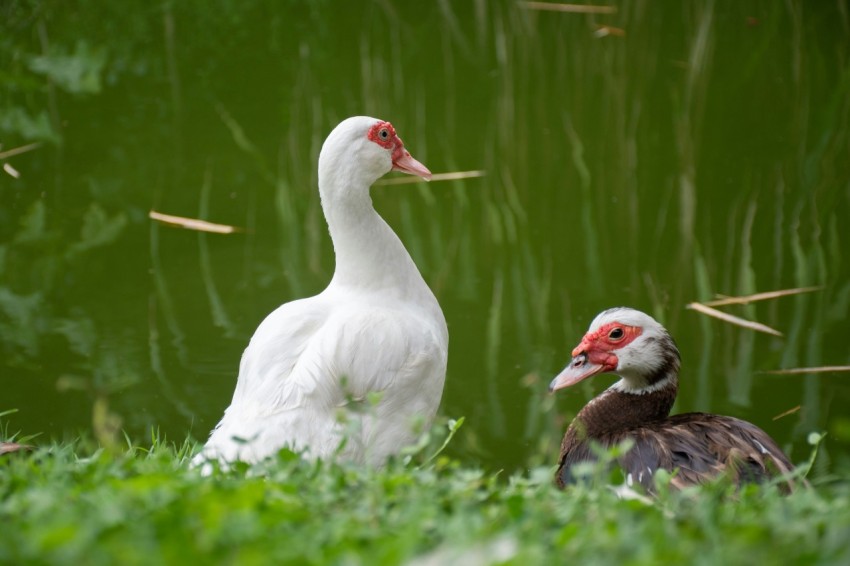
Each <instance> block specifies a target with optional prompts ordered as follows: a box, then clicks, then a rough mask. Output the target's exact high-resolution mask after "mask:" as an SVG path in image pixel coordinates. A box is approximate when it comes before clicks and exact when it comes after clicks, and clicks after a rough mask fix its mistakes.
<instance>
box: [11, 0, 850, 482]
mask: <svg viewBox="0 0 850 566" xmlns="http://www.w3.org/2000/svg"><path fill="white" fill-rule="evenodd" d="M612 4H613V5H615V6H616V7H617V11H616V13H614V14H595V15H577V14H562V13H551V12H538V11H530V10H527V9H525V8H524V7H523V6H521V5H520V4H518V3H516V2H485V1H484V0H479V1H468V2H448V1H438V2H390V1H375V2H330V1H316V2H273V3H259V2H234V1H229V0H215V1H200V0H197V1H191V0H190V1H183V2H148V3H141V2H100V1H93V0H79V1H77V2H60V1H19V0H6V1H4V2H2V3H0V143H2V148H0V153H2V152H5V151H8V150H10V149H13V148H16V147H20V146H23V145H25V144H29V143H34V142H40V143H41V145H40V147H38V148H37V149H35V150H33V151H30V152H28V153H23V154H20V155H15V156H10V157H6V158H5V160H4V162H5V163H8V164H9V165H11V166H12V167H14V170H16V171H17V172H18V173H19V177H18V178H14V177H13V176H12V175H10V174H8V173H6V172H0V356H2V357H0V411H2V410H5V409H12V408H15V409H18V412H17V413H15V414H12V415H9V416H7V417H5V420H6V421H7V422H8V426H9V429H10V430H11V431H16V430H22V431H23V432H24V433H26V434H32V433H37V432H42V433H43V436H42V438H43V439H45V440H46V439H48V438H58V439H62V438H66V437H73V436H75V435H77V434H78V433H79V432H80V431H87V430H88V431H91V432H92V434H94V435H95V437H96V438H98V439H99V440H100V441H101V442H103V443H109V442H114V441H115V439H116V438H119V435H120V432H119V431H120V430H124V431H126V432H127V434H128V435H129V436H130V437H131V438H132V439H136V440H138V439H145V438H149V437H150V428H151V427H155V428H157V429H159V430H160V431H161V433H163V434H167V435H168V437H169V438H182V437H184V436H185V435H186V433H187V431H190V432H191V434H192V435H193V436H194V437H195V438H196V439H203V438H205V437H206V435H207V433H208V431H209V430H210V429H211V427H212V426H214V424H215V423H216V422H217V420H218V419H219V418H220V417H221V414H222V412H223V410H224V408H225V407H226V406H227V404H228V403H229V401H230V397H231V394H232V392H233V388H234V385H235V379H236V372H237V367H238V361H239V356H240V355H241V352H242V350H243V348H244V347H245V345H246V344H247V341H248V339H249V337H250V336H251V333H252V332H253V330H254V328H255V327H256V326H257V324H258V323H259V322H260V320H262V318H263V317H264V316H265V315H266V314H267V313H268V312H270V311H271V310H272V309H274V308H275V307H276V306H277V305H279V304H280V303H282V302H286V301H289V300H292V299H295V298H299V297H303V296H308V295H311V294H314V293H317V292H319V291H320V290H321V289H322V288H324V286H325V285H326V284H327V282H328V281H329V279H330V276H331V274H332V271H333V253H332V249H331V246H330V240H329V238H328V235H327V231H326V228H325V225H324V220H323V218H322V215H321V209H320V206H319V199H318V191H317V188H316V160H317V155H318V150H319V148H320V147H321V143H322V141H323V139H324V137H325V136H326V135H327V133H328V132H329V131H330V130H331V129H332V128H333V126H334V125H336V123H338V122H339V121H340V120H342V119H343V118H345V117H347V116H350V115H356V114H367V115H372V116H376V117H380V118H382V119H386V120H390V121H392V122H393V124H394V125H395V127H396V129H397V131H398V132H399V135H400V136H401V137H402V138H403V139H404V141H405V143H406V145H407V146H408V148H409V149H410V150H411V152H412V153H413V155H414V156H415V157H416V158H417V159H419V160H420V161H422V162H423V163H425V164H426V165H427V166H428V167H429V168H430V169H431V170H432V171H433V172H434V173H443V172H449V171H466V170H482V171H485V172H486V175H485V176H484V177H481V178H475V179H467V180H463V181H449V182H434V183H430V184H424V183H419V184H408V185H400V186H392V185H390V186H376V187H375V188H373V190H372V195H373V200H374V203H375V206H376V208H377V209H378V210H379V212H380V213H381V214H382V215H383V216H384V218H385V219H386V220H387V221H388V222H389V224H390V225H391V226H392V227H393V228H394V229H395V230H396V232H397V233H398V234H399V236H400V237H401V239H402V240H403V241H404V243H405V245H406V246H407V248H408V250H409V251H410V252H411V255H412V256H413V258H414V260H415V261H416V263H417V265H418V266H419V268H420V270H421V272H422V274H423V276H424V277H425V279H426V281H427V282H428V283H429V284H430V285H431V287H432V289H433V290H434V292H435V294H436V296H437V298H438V300H439V301H440V304H441V305H442V307H443V311H444V312H445V315H446V318H447V321H448V325H449V333H450V348H449V367H448V375H447V380H446V389H445V393H444V396H443V402H442V405H441V408H440V413H441V414H442V415H444V416H446V417H460V416H465V417H466V424H465V425H464V427H463V429H462V431H461V432H460V433H459V434H458V437H457V438H456V439H455V440H454V441H453V442H452V444H451V445H450V446H449V451H450V452H452V453H453V454H454V455H455V456H457V457H459V458H460V459H461V460H463V461H467V462H470V463H477V464H480V465H482V466H484V467H485V468H488V469H507V470H515V469H519V468H525V467H527V466H530V465H533V464H547V463H553V462H554V460H555V457H556V455H557V450H558V442H559V439H560V436H561V434H562V433H563V429H564V428H565V426H566V423H567V422H568V420H569V419H570V418H571V417H572V416H573V415H574V414H575V413H576V412H577V411H578V410H579V409H580V408H581V406H582V405H583V404H584V403H585V402H586V401H587V400H588V399H589V398H591V397H592V396H593V395H594V394H595V393H596V392H598V391H600V390H601V388H603V387H604V386H606V385H607V383H609V382H610V381H611V379H610V378H605V377H602V378H598V379H597V380H595V381H594V382H592V383H589V384H583V385H582V386H580V387H577V388H575V389H573V390H567V391H564V392H561V393H560V394H559V395H558V396H556V397H555V396H550V395H548V394H547V393H546V386H547V384H548V382H549V380H550V379H551V377H552V376H553V375H554V374H555V373H557V371H559V370H560V369H561V368H562V367H563V366H564V365H565V364H566V363H567V361H568V358H569V352H570V350H571V349H572V347H573V346H574V345H576V344H577V343H578V341H579V340H580V338H581V336H582V334H583V332H584V330H585V329H586V328H587V325H588V324H589V322H590V320H591V319H592V318H593V316H595V314H596V313H597V312H598V311H600V310H602V309H604V308H608V307H611V306H617V305H629V306H633V307H636V308H639V309H642V310H645V311H647V312H649V313H650V314H652V315H654V316H656V317H657V318H658V319H659V320H660V321H661V322H663V323H664V324H665V325H666V326H667V327H668V329H669V330H670V332H671V333H672V335H673V336H674V338H675V339H676V341H677V343H678V345H679V347H680V349H681V351H682V357H683V374H682V383H681V387H680V391H681V394H680V397H679V401H678V403H677V407H676V410H677V411H680V412H682V411H691V410H708V411H712V412H718V413H724V414H730V415H734V416H738V417H741V418H745V419H747V420H750V421H752V422H754V423H756V424H758V425H759V426H761V427H763V428H764V429H765V430H767V431H768V433H770V434H771V435H772V436H774V437H775V438H776V439H777V441H778V442H779V443H780V445H783V446H785V447H786V448H788V449H789V450H790V452H791V455H792V459H793V460H795V461H797V462H799V461H801V460H803V459H805V458H806V456H807V455H808V453H809V450H810V448H809V447H808V446H807V445H806V443H805V438H806V435H807V434H808V433H809V432H811V431H827V432H828V433H829V436H828V437H827V440H826V441H825V443H824V444H823V445H822V446H821V453H820V455H819V458H818V461H817V464H816V465H817V466H818V467H819V470H820V472H821V473H822V472H824V471H825V470H826V469H830V468H834V467H835V466H843V467H844V468H846V467H847V466H848V461H847V460H848V456H850V451H848V447H850V399H848V397H850V386H848V384H847V376H846V374H838V373H836V374H822V375H795V376H775V375H769V374H764V373H759V372H760V371H762V370H772V369H779V368H790V367H801V366H817V365H838V364H848V363H850V349H848V332H850V323H848V303H850V277H848V275H850V263H848V259H847V254H848V252H847V250H848V249H850V229H848V227H847V224H848V220H850V218H848V213H850V207H848V204H850V141H849V139H848V126H850V61H848V59H850V14H848V8H847V4H846V2H840V1H833V2H802V1H790V2H775V1H763V2H683V3H678V2H640V1H638V2H622V3H621V2H614V3H612ZM602 26H610V27H609V28H604V27H602ZM606 31H608V32H609V33H607V35H606V34H605V32H606ZM621 32H622V33H621ZM151 209H154V210H157V211H160V212H164V213H169V214H177V215H182V216H188V217H200V218H204V219H207V220H210V221H213V222H220V223H225V224H231V225H235V226H239V227H241V228H243V229H244V231H243V232H240V233H237V234H234V235H227V236H222V235H215V234H199V233H196V232H191V231H186V230H180V229H174V228H170V227H167V226H162V225H157V224H155V223H152V222H151V221H150V220H149V219H148V217H147V215H148V211H149V210H151ZM807 285H818V286H822V289H821V290H820V291H818V292H815V293H811V294H807V295H800V296H797V297H790V298H784V299H778V300H774V301H769V302H766V303H760V304H758V305H750V306H747V307H737V308H726V309H724V310H726V311H728V312H731V313H733V314H736V315H739V316H744V317H747V318H753V319H757V320H759V321H761V322H763V323H766V324H769V325H771V326H773V327H775V328H777V329H778V330H780V331H781V332H782V333H783V334H784V337H783V338H776V337H771V336H768V335H763V334H755V333H753V332H752V331H750V330H744V329H740V328H737V327H733V326H730V325H728V324H726V323H723V322H720V321H717V320H714V319H708V318H706V317H704V316H703V315H700V314H697V313H695V312H693V311H690V310H686V309H685V305H686V304H687V303H688V302H690V301H693V300H708V299H711V298H713V297H714V296H715V295H716V294H725V295H736V294H748V293H754V292H759V291H769V290H775V289H783V288H790V287H798V286H807ZM798 405H799V406H801V408H800V409H799V410H798V411H797V412H795V413H793V414H791V415H789V416H785V417H783V418H780V419H778V420H773V417H775V416H776V415H779V414H780V413H783V412H785V411H787V410H789V409H792V408H794V407H796V406H798Z"/></svg>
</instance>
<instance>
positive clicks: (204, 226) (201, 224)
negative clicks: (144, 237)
mask: <svg viewBox="0 0 850 566" xmlns="http://www.w3.org/2000/svg"><path fill="white" fill-rule="evenodd" d="M148 216H149V217H150V218H152V219H153V220H156V221H158V222H162V223H163V224H168V225H169V226H176V227H178V228H185V229H187V230H196V231H198V232H212V233H214V234H233V233H234V232H241V231H242V230H241V229H240V228H237V227H236V226H228V225H227V224H215V223H213V222H207V221H206V220H198V219H196V218H185V217H183V216H173V215H171V214H163V213H161V212H157V211H155V210H151V211H150V212H148Z"/></svg>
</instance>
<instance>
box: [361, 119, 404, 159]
mask: <svg viewBox="0 0 850 566" xmlns="http://www.w3.org/2000/svg"><path fill="white" fill-rule="evenodd" d="M382 130H386V137H382V136H381V133H382ZM367 136H368V138H369V139H370V140H371V141H373V142H375V143H376V144H378V145H379V146H381V147H383V148H385V149H389V150H392V152H393V153H392V159H393V163H395V162H396V161H397V160H399V159H401V158H402V157H403V156H404V154H405V153H406V151H405V150H404V142H403V141H401V138H400V137H398V134H396V133H395V128H393V125H392V124H390V123H389V122H378V123H377V124H375V125H374V126H372V127H371V128H370V129H369V133H368V134H367Z"/></svg>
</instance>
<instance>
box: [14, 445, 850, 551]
mask: <svg viewBox="0 0 850 566" xmlns="http://www.w3.org/2000/svg"><path fill="white" fill-rule="evenodd" d="M437 436H439V438H433V439H432V441H431V443H430V444H429V445H428V447H427V448H426V449H422V447H420V448H419V453H418V454H413V455H412V456H408V457H407V458H406V460H409V461H407V462H404V461H398V462H395V463H391V464H390V465H389V466H388V467H386V468H385V469H383V470H377V471H376V470H371V469H367V468H362V467H356V466H347V465H337V464H329V463H322V462H305V461H303V460H301V459H300V458H299V457H298V456H297V455H295V454H293V453H291V452H287V451H283V452H281V453H280V454H279V456H278V458H277V460H275V461H272V462H269V463H268V464H267V465H264V466H262V467H261V468H260V469H257V468H255V469H248V468H245V467H239V468H236V469H234V470H230V471H215V472H213V474H212V475H211V476H210V477H203V476H201V475H200V474H199V472H198V471H197V470H195V469H191V468H189V466H188V459H189V456H190V454H191V453H192V451H193V450H194V445H193V443H191V442H185V443H183V444H182V445H180V446H176V445H173V444H169V443H166V442H161V441H159V440H158V439H156V438H154V439H153V440H152V445H151V446H150V447H146V448H143V447H139V446H130V447H129V448H128V449H126V450H123V451H118V452H115V451H112V452H110V451H108V450H104V449H94V448H93V447H92V446H90V445H89V444H87V443H86V442H85V441H76V442H72V443H65V444H53V445H49V446H42V447H40V448H38V449H37V450H36V451H35V452H33V453H26V454H25V453H16V454H14V455H7V456H5V457H3V459H2V460H0V523H2V524H3V525H4V527H3V529H0V563H15V564H22V563H47V564H81V563H85V564H113V563H122V564H134V563H145V564H150V563H156V564H158V563H178V562H180V563H186V562H188V561H193V562H198V561H203V563H225V564H230V563H236V564H253V563H264V564H265V563H277V564H281V563H283V564H285V563H297V564H361V563H368V564H400V563H413V564H445V563H463V564H497V563H499V564H500V563H505V564H528V563H531V564H539V563H543V562H544V561H550V560H554V561H556V562H564V561H570V562H572V561H580V562H581V563H587V564H590V563H603V564H610V563H627V564H646V563H661V562H676V561H680V562H687V563H693V564H720V563H722V564H754V563H782V564H794V563H815V562H817V563H827V564H829V563H836V564H837V563H845V564H846V563H848V560H850V546H848V545H847V542H846V541H847V540H848V539H847V536H848V534H849V533H850V489H848V488H850V484H848V483H847V482H845V481H836V482H832V483H829V484H823V485H821V486H819V487H817V488H812V489H806V490H798V491H797V492H795V493H794V494H792V495H790V496H787V497H785V496H782V495H780V494H779V492H778V491H777V489H776V488H775V487H773V486H750V487H747V488H745V489H743V490H740V491H739V492H737V493H735V494H732V492H730V489H729V487H728V486H727V485H724V484H723V483H717V484H715V485H710V486H706V487H704V488H700V489H696V490H693V491H690V492H687V493H671V492H668V491H667V490H666V489H664V487H663V485H662V487H661V494H660V496H659V497H658V498H657V499H655V500H649V499H646V498H642V497H638V498H630V499H629V498H621V497H618V495H617V494H616V493H615V491H614V490H613V489H612V488H611V487H609V486H607V485H605V484H604V483H601V484H600V483H597V484H588V485H583V486H578V487H576V488H573V489H571V490H569V491H566V492H561V491H558V490H557V489H555V488H554V487H553V485H552V482H551V478H552V470H551V469H548V468H537V469H532V470H529V471H527V472H525V473H522V474H516V475H512V476H510V477H503V476H501V475H500V474H499V473H491V472H488V471H484V470H481V469H475V468H470V467H468V466H464V465H462V464H460V463H459V462H457V461H454V460H452V459H450V458H447V457H446V456H444V455H438V456H437V457H436V458H426V454H431V453H432V452H433V451H434V448H435V447H436V446H439V444H440V443H441V442H442V443H445V441H446V440H447V439H446V435H445V434H442V435H437ZM662 484H663V482H662Z"/></svg>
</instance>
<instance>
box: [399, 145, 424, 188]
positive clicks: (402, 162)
mask: <svg viewBox="0 0 850 566" xmlns="http://www.w3.org/2000/svg"><path fill="white" fill-rule="evenodd" d="M393 171H401V172H402V173H407V174H408V175H416V176H418V177H422V178H423V179H425V180H426V181H430V180H431V172H430V171H428V168H427V167H425V166H424V165H422V164H421V163H419V162H418V161H416V160H415V159H413V156H412V155H410V152H409V151H407V150H406V149H405V150H403V151H402V152H401V156H400V157H396V158H394V159H393Z"/></svg>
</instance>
